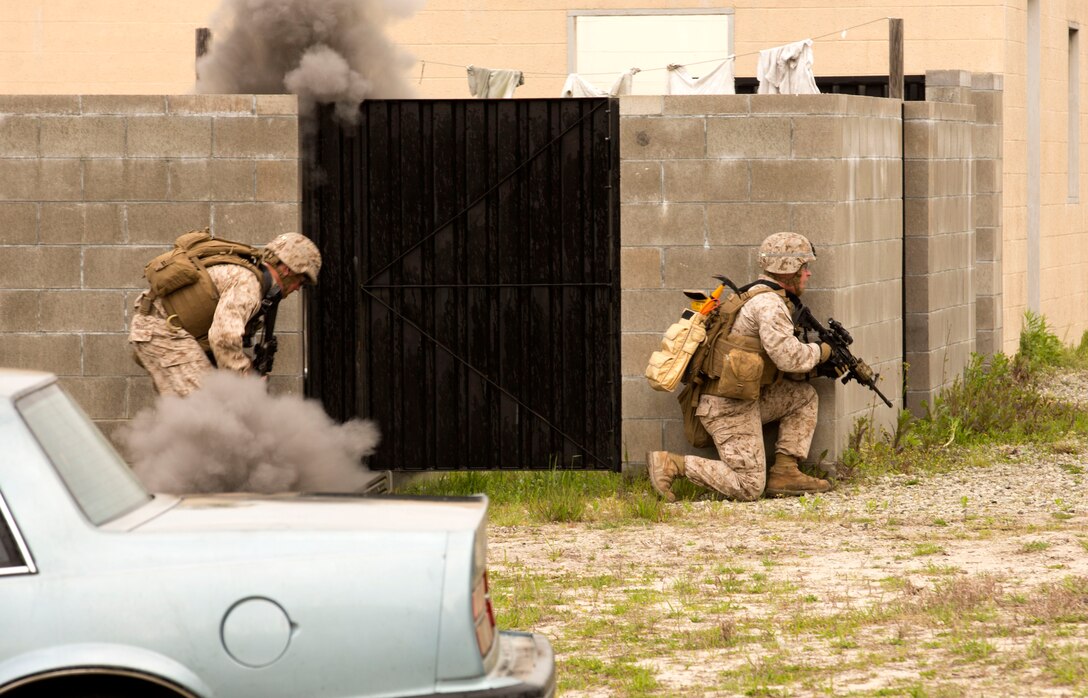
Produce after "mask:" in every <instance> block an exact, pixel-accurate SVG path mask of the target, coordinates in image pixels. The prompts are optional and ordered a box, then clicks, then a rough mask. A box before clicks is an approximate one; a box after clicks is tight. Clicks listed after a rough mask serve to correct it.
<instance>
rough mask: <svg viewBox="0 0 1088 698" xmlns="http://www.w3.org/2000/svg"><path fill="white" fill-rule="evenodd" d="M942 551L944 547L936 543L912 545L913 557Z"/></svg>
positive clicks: (937, 553)
mask: <svg viewBox="0 0 1088 698" xmlns="http://www.w3.org/2000/svg"><path fill="white" fill-rule="evenodd" d="M943 552H944V548H942V547H941V546H939V545H937V544H936V543H919V544H918V545H916V546H914V552H913V555H914V556H915V557H922V556H924V555H940V554H941V553H943Z"/></svg>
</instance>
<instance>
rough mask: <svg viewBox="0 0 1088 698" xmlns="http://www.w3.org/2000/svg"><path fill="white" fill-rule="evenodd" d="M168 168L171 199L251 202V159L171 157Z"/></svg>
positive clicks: (252, 182) (252, 169)
mask: <svg viewBox="0 0 1088 698" xmlns="http://www.w3.org/2000/svg"><path fill="white" fill-rule="evenodd" d="M168 171H169V178H170V198H171V199H173V200H175V201H252V200H253V196H254V192H255V189H256V184H255V175H254V163H253V161H252V160H199V159H193V160H171V161H170V165H169V168H168ZM163 198H166V197H163Z"/></svg>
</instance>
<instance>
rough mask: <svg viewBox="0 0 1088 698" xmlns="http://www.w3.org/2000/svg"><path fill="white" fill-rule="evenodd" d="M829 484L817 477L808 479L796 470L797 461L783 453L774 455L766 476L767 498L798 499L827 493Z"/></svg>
mask: <svg viewBox="0 0 1088 698" xmlns="http://www.w3.org/2000/svg"><path fill="white" fill-rule="evenodd" d="M829 489H831V483H829V482H828V481H827V480H821V479H820V478H818V477H809V476H808V475H805V474H804V473H802V472H801V471H800V470H799V469H798V468H797V459H796V458H794V457H793V456H787V455H786V454H785V453H777V454H775V460H774V465H772V466H771V472H770V473H769V474H768V475H767V496H768V497H773V496H782V495H790V496H794V497H800V496H801V495H803V494H814V493H816V492H827V491H828V490H829Z"/></svg>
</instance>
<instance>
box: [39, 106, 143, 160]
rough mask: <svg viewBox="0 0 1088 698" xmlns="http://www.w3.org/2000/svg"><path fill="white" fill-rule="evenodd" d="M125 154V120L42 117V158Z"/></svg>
mask: <svg viewBox="0 0 1088 698" xmlns="http://www.w3.org/2000/svg"><path fill="white" fill-rule="evenodd" d="M124 152H125V121H124V119H123V118H121V117H118V116H87V115H83V116H44V117H42V118H41V153H42V155H43V156H44V157H50V158H55V157H105V158H110V157H120V156H121V155H123V154H124Z"/></svg>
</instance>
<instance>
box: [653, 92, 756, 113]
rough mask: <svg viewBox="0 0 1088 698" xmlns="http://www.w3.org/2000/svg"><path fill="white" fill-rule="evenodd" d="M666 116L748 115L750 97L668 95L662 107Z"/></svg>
mask: <svg viewBox="0 0 1088 698" xmlns="http://www.w3.org/2000/svg"><path fill="white" fill-rule="evenodd" d="M662 109H663V112H664V113H665V114H674V115H677V116H681V115H692V116H721V115H726V114H748V113H749V111H750V109H751V97H750V95H666V96H665V98H664V104H663V106H662Z"/></svg>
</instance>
